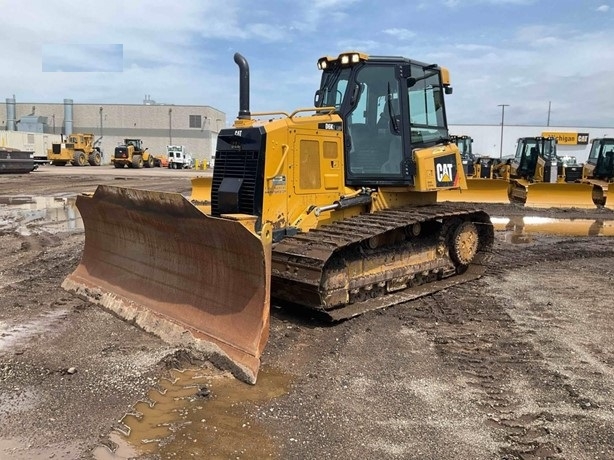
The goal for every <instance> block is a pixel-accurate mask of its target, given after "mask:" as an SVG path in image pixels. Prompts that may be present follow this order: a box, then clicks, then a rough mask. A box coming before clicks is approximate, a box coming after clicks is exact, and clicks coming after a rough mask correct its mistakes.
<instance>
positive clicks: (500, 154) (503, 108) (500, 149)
mask: <svg viewBox="0 0 614 460" xmlns="http://www.w3.org/2000/svg"><path fill="white" fill-rule="evenodd" d="M509 106H510V105H509V104H499V105H498V106H497V107H501V142H500V143H499V159H501V158H503V123H504V122H505V108H506V107H509Z"/></svg>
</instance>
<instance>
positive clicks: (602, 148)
mask: <svg viewBox="0 0 614 460" xmlns="http://www.w3.org/2000/svg"><path fill="white" fill-rule="evenodd" d="M586 162H587V163H588V164H590V165H593V166H594V167H595V169H594V172H593V175H594V176H595V177H597V178H599V179H604V180H611V179H612V178H614V138H605V137H604V138H601V139H593V144H592V145H591V151H590V153H589V154H588V159H587V160H586Z"/></svg>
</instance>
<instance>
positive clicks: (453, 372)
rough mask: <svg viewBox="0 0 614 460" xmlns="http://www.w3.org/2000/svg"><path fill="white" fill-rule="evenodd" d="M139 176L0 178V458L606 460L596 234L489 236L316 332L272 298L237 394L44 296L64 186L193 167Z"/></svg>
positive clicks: (83, 308)
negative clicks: (401, 298)
mask: <svg viewBox="0 0 614 460" xmlns="http://www.w3.org/2000/svg"><path fill="white" fill-rule="evenodd" d="M45 168H47V169H45ZM52 169H53V168H52ZM55 169H59V168H55ZM76 169H78V170H77V171H75V170H76ZM94 169H96V170H97V171H96V174H94V173H93V172H92V171H93V170H94ZM136 172H138V173H140V172H141V171H136ZM142 172H143V174H138V175H137V174H133V175H128V174H127V173H126V174H124V175H122V176H120V175H119V174H118V173H117V172H115V171H113V170H112V169H107V170H105V169H104V167H103V168H100V169H98V168H92V169H89V168H83V169H82V168H74V169H72V168H70V167H66V168H62V170H61V171H56V170H53V171H51V170H50V169H49V167H43V168H41V169H39V170H38V171H35V172H33V173H31V174H28V175H20V176H0V251H1V254H2V257H1V259H0V459H5V458H6V459H47V458H54V459H59V458H62V459H92V458H95V459H111V458H137V459H166V458H170V459H184V458H188V459H189V458H245V459H253V458H274V459H289V458H297V459H298V458H301V459H323V458H327V459H336V458H338V459H346V458H363V459H507V460H511V459H525V460H532V459H604V460H605V459H612V458H614V315H612V314H611V309H612V308H613V304H612V299H613V298H614V296H613V294H614V287H613V286H614V240H613V239H612V238H610V237H604V236H590V237H589V236H585V237H578V236H552V235H532V236H527V237H523V238H520V239H519V238H510V235H509V232H506V231H497V238H496V242H495V247H494V254H493V257H492V260H491V261H490V262H489V266H488V269H487V275H486V276H484V277H482V278H481V279H479V280H476V281H472V282H469V283H466V284H463V285H461V286H456V287H454V288H450V289H447V290H445V291H441V292H439V293H437V294H434V295H430V296H427V297H424V298H421V299H418V300H416V301H413V302H410V303H407V304H402V305H398V306H395V307H392V308H388V309H385V310H380V311H376V312H370V313H367V314H364V315H362V316H360V317H357V318H354V319H352V320H348V321H345V322H342V323H339V324H334V325H330V324H327V323H323V322H321V321H319V320H316V319H314V318H311V317H309V315H304V314H303V315H300V314H296V313H293V312H288V311H286V310H284V309H282V308H279V307H278V306H277V305H276V304H275V303H274V304H273V306H272V319H271V323H272V324H271V337H270V340H269V343H268V345H267V348H266V350H265V353H264V356H263V359H262V361H263V370H262V372H261V375H260V376H259V380H258V383H257V384H256V385H255V386H250V385H246V384H243V383H241V382H238V381H237V380H235V379H233V378H232V377H230V376H229V375H228V373H226V372H223V371H221V370H218V369H216V368H215V367H214V366H212V365H211V364H210V363H207V362H204V361H201V360H200V359H199V357H198V356H194V355H191V354H190V353H189V352H186V351H184V350H178V349H175V348H173V347H171V346H169V345H167V344H165V343H163V342H162V341H160V340H159V339H157V338H156V337H154V336H152V335H150V334H147V333H145V332H143V331H141V330H139V329H137V328H136V327H134V326H133V325H131V324H128V323H127V322H125V321H122V320H120V319H118V318H116V317H114V316H112V315H111V314H109V313H107V312H105V311H103V310H102V309H100V308H99V307H97V306H95V305H93V304H90V303H87V302H85V301H83V300H81V299H79V298H77V297H75V296H74V295H72V294H70V293H67V292H66V291H64V290H63V289H62V288H61V287H60V284H61V282H62V280H63V279H64V278H65V277H66V275H68V274H69V273H70V272H71V271H72V270H74V268H75V267H76V266H77V264H78V263H79V259H80V255H81V250H82V246H83V230H82V226H80V225H79V221H78V218H76V217H75V215H74V209H72V208H71V207H70V203H71V200H72V199H73V197H74V195H75V194H77V193H79V192H91V191H93V190H94V188H95V186H96V185H97V184H101V183H106V184H118V185H121V186H126V187H139V188H148V189H155V190H165V191H175V192H179V193H184V194H187V193H189V190H190V182H189V178H190V177H191V176H194V175H196V174H195V172H191V173H189V174H182V173H183V172H181V171H177V172H174V171H173V172H172V171H168V170H164V171H155V175H150V174H152V172H149V173H148V172H146V171H142ZM484 209H486V210H487V211H488V212H489V213H490V214H491V216H495V215H496V216H522V215H531V216H533V215H542V216H548V217H554V218H572V217H573V218H583V219H593V218H594V219H599V220H600V221H603V220H606V221H608V220H609V221H612V220H614V211H607V210H594V211H585V210H573V211H570V210H547V211H535V210H529V209H524V208H520V207H515V206H507V205H488V206H484ZM77 217H78V216H77Z"/></svg>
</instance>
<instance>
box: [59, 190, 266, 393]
mask: <svg viewBox="0 0 614 460" xmlns="http://www.w3.org/2000/svg"><path fill="white" fill-rule="evenodd" d="M77 208H78V209H79V212H80V213H81V217H82V219H83V224H84V227H85V247H84V249H83V256H82V259H81V263H80V264H79V266H78V267H77V268H76V270H75V271H74V272H73V273H72V274H71V275H69V276H68V277H67V278H66V279H65V280H64V282H63V284H62V287H63V288H65V289H67V290H69V291H73V292H75V293H77V294H78V295H81V296H85V297H86V298H88V299H89V300H91V301H92V302H94V303H97V304H100V305H102V306H103V307H104V308H106V309H107V310H110V311H112V312H114V313H115V314H117V315H118V316H120V317H122V318H124V319H126V320H129V321H133V322H135V323H136V324H137V325H138V326H140V327H141V328H143V329H144V330H146V331H148V332H152V333H154V334H155V335H158V336H159V337H161V338H162V339H163V340H165V341H167V342H168V343H170V344H173V345H176V346H186V347H190V348H193V349H196V350H198V351H200V352H203V353H204V354H206V355H207V357H208V358H209V359H211V361H212V362H213V363H215V364H216V365H218V366H220V367H223V368H227V369H230V370H231V371H232V372H233V374H234V375H235V376H236V377H237V378H239V379H241V380H243V381H246V382H249V383H255V381H256V377H257V374H258V368H259V365H260V355H261V353H262V350H263V348H264V346H265V344H266V341H267V338H268V331H269V296H270V266H271V240H270V235H269V234H268V232H266V233H267V237H266V238H262V239H261V238H260V237H258V236H257V235H256V234H254V233H253V232H252V231H250V230H249V229H248V228H247V227H245V226H244V225H242V224H241V223H239V222H237V221H233V220H230V219H222V218H216V217H211V216H208V215H206V214H204V213H202V212H201V211H199V210H198V208H196V207H195V206H194V205H192V204H191V203H190V202H189V201H188V200H187V199H185V198H184V197H183V196H181V195H180V194H176V193H163V192H154V191H146V190H136V189H127V188H119V187H109V186H99V187H98V188H97V190H96V192H95V193H94V194H93V196H85V195H81V196H79V197H78V198H77ZM263 233H265V232H263Z"/></svg>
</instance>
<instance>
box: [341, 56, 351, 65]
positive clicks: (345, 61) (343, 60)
mask: <svg viewBox="0 0 614 460" xmlns="http://www.w3.org/2000/svg"><path fill="white" fill-rule="evenodd" d="M349 63H350V57H349V56H348V55H347V54H344V55H343V56H341V64H342V65H346V64H349Z"/></svg>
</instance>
